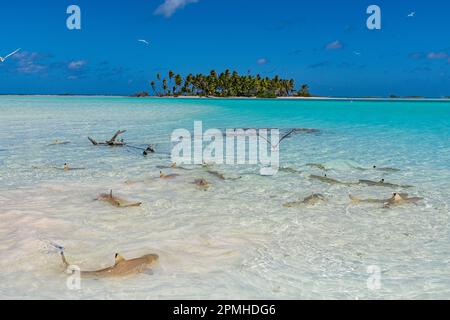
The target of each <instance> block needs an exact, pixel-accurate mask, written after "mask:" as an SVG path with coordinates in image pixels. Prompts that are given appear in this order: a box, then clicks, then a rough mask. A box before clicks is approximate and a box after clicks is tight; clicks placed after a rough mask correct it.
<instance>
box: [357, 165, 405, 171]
mask: <svg viewBox="0 0 450 320" xmlns="http://www.w3.org/2000/svg"><path fill="white" fill-rule="evenodd" d="M350 166H351V167H352V168H353V169H356V170H359V171H369V170H377V171H382V172H399V171H401V170H400V169H397V168H390V167H384V168H383V167H378V166H372V168H362V167H357V166H353V165H350Z"/></svg>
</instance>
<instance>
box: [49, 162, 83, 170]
mask: <svg viewBox="0 0 450 320" xmlns="http://www.w3.org/2000/svg"><path fill="white" fill-rule="evenodd" d="M53 168H54V169H56V170H61V171H78V170H85V168H72V167H70V166H69V165H68V164H67V163H64V166H63V167H62V168H60V167H53Z"/></svg>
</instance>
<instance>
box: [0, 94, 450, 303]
mask: <svg viewBox="0 0 450 320" xmlns="http://www.w3.org/2000/svg"><path fill="white" fill-rule="evenodd" d="M449 107H450V105H449V104H448V103H413V102H410V103H400V102H393V103H388V102H372V103H368V102H355V103H352V104H350V103H347V102H310V101H308V102H301V101H272V100H266V101H246V100H237V101H231V100H152V99H143V100H138V99H125V98H47V97H40V98H35V97H20V98H15V97H1V98H0V141H1V142H0V150H1V151H0V165H1V166H0V203H1V210H0V215H1V223H0V253H1V256H2V259H0V268H1V269H2V275H1V285H0V297H2V298H18V297H21V298H73V299H75V298H97V299H103V298H148V299H163V298H196V299H201V298H203V299H211V298H243V299H252V298H276V299H278V298H279V299H282V298H295V299H297V298H306V299H309V298H344V299H356V298H359V299H366V298H448V297H450V280H449V279H450V277H449V275H450V274H449V271H448V263H449V255H448V252H449V249H450V247H449V243H450V242H449V240H450V239H449V236H450V232H449V231H450V230H449V229H450V227H449V223H448V221H449V210H448V203H449V191H450V179H449V178H450V170H449V168H448V163H449V160H450V159H449V158H450V152H449V151H450V132H449V131H448V128H449V127H450V108H449ZM194 120H201V121H203V126H204V129H206V128H237V127H241V128H246V127H260V128H264V127H265V128H273V127H279V128H300V127H304V128H318V129H321V130H322V134H319V135H317V134H314V135H307V134H304V135H296V136H294V137H292V138H290V139H286V140H285V141H283V143H282V145H281V152H280V158H281V159H280V160H281V167H282V168H283V169H282V170H280V172H279V173H278V174H277V175H276V176H274V177H262V176H260V175H258V174H257V173H258V172H259V168H258V167H253V166H225V165H222V166H213V167H212V168H210V167H208V168H205V167H202V166H186V168H185V169H190V170H182V169H175V168H166V169H164V171H165V173H167V174H172V173H174V174H179V176H178V177H176V179H170V180H162V179H158V177H159V171H160V170H161V169H160V168H161V167H168V166H170V158H169V156H168V154H169V153H170V150H171V145H170V140H169V139H170V134H171V132H172V130H174V129H176V128H186V129H189V130H192V128H193V123H194ZM119 129H126V130H127V132H126V134H124V137H123V138H124V139H125V140H126V141H128V142H130V143H132V144H133V145H136V146H146V145H148V144H155V145H156V148H157V151H159V152H160V153H157V154H155V155H149V156H147V157H143V156H142V152H141V151H140V150H133V149H132V148H107V147H102V148H99V147H94V146H93V145H92V144H91V143H90V142H89V141H88V139H87V137H88V136H92V137H110V136H111V135H112V133H114V132H115V131H116V130H119ZM56 140H58V141H63V142H70V143H61V144H57V145H50V144H53V143H54V142H55V141H56ZM64 163H68V164H69V165H70V166H72V167H74V168H85V170H74V171H64V170H56V169H55V168H63V165H64ZM308 164H309V165H308ZM311 164H316V166H311ZM319 164H320V165H321V166H319ZM373 165H377V166H378V167H381V168H383V167H384V168H398V169H400V171H381V170H371V168H372V167H373ZM359 168H364V169H365V170H359ZM323 169H326V171H325V170H323ZM208 171H211V172H215V173H216V174H211V173H210V172H208ZM325 174H326V175H327V177H329V178H332V179H335V180H338V181H345V182H350V183H348V184H345V185H344V184H332V183H327V182H326V181H321V180H315V179H314V180H311V179H310V178H309V177H310V175H317V176H323V175H325ZM221 175H222V176H223V177H231V178H233V177H235V178H236V179H222V178H221ZM239 177H240V178H239ZM202 178H203V179H206V180H207V181H208V183H209V184H210V186H209V188H207V190H206V191H204V190H203V189H201V188H198V186H196V185H195V184H193V182H194V181H195V180H196V179H202ZM383 178H384V179H385V181H386V182H389V183H392V184H396V185H400V186H403V185H412V186H414V187H413V188H409V189H402V188H401V187H400V188H386V187H378V186H363V185H359V184H356V182H358V181H359V180H371V181H380V180H381V179H383ZM351 182H354V184H353V183H351ZM110 190H114V194H115V195H117V196H119V197H121V198H124V199H132V200H133V201H136V202H142V205H141V206H140V207H136V208H116V207H114V206H111V205H109V204H108V203H104V202H99V201H94V200H95V199H96V198H97V196H98V195H99V194H101V193H108V192H109V191H110ZM392 192H406V193H408V194H409V196H412V197H414V196H419V197H423V198H424V200H423V201H422V202H419V203H417V205H414V204H407V205H404V206H395V207H392V208H390V209H386V208H383V207H382V206H380V205H376V204H363V203H359V204H351V201H350V199H349V194H352V195H354V196H357V197H359V198H363V199H366V198H378V199H385V198H389V197H390V196H391V194H392ZM311 194H321V195H323V197H324V198H326V201H322V202H319V203H317V204H315V205H301V206H294V207H291V208H286V207H284V206H283V204H285V203H288V202H296V201H300V200H302V199H304V198H305V197H308V196H310V195H311ZM49 241H53V242H56V243H58V244H61V245H63V246H64V247H65V249H66V255H67V256H68V258H69V259H70V261H73V262H74V263H76V264H79V265H80V266H82V268H83V269H98V268H100V267H105V266H109V265H111V264H112V262H113V261H114V253H116V252H120V253H122V254H123V255H124V256H125V257H127V258H133V257H138V256H140V255H142V254H146V253H149V252H154V253H157V254H159V256H160V263H159V265H158V266H157V267H156V268H155V269H154V272H153V275H147V274H142V275H138V276H135V277H130V278H126V279H102V280H92V279H86V280H83V282H82V290H81V291H69V290H67V289H66V275H65V274H64V273H63V266H62V264H61V261H60V257H59V255H58V254H57V253H56V252H55V250H52V248H51V247H49V246H48V242H49ZM370 266H378V267H379V268H380V270H381V288H380V289H379V290H369V289H368V287H367V280H368V278H369V276H370V274H369V273H367V270H368V267H370Z"/></svg>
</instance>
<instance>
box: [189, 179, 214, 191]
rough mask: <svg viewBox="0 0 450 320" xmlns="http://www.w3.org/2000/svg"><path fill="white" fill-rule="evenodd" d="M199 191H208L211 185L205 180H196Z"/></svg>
mask: <svg viewBox="0 0 450 320" xmlns="http://www.w3.org/2000/svg"><path fill="white" fill-rule="evenodd" d="M193 183H194V184H195V185H196V186H197V187H198V188H199V189H201V190H205V191H206V190H207V189H208V188H209V187H210V184H209V182H208V181H206V180H205V179H203V178H202V179H195V180H194V182H193Z"/></svg>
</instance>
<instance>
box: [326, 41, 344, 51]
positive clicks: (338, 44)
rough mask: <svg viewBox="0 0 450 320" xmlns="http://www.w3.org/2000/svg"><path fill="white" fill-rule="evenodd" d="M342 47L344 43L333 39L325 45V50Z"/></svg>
mask: <svg viewBox="0 0 450 320" xmlns="http://www.w3.org/2000/svg"><path fill="white" fill-rule="evenodd" d="M343 47H344V45H343V44H342V43H341V42H340V41H339V40H336V41H333V42H331V43H329V44H327V46H326V48H327V50H338V49H342V48H343Z"/></svg>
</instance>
